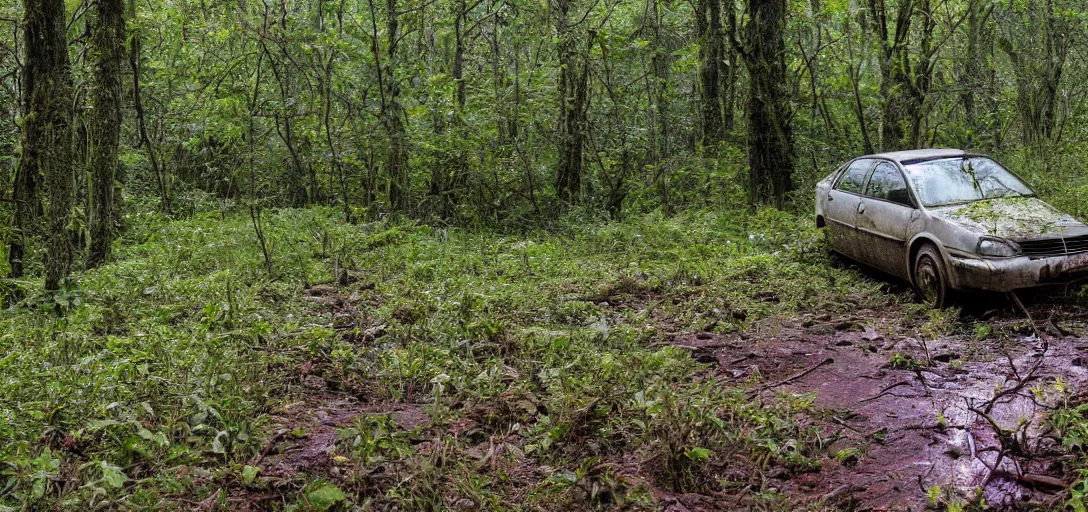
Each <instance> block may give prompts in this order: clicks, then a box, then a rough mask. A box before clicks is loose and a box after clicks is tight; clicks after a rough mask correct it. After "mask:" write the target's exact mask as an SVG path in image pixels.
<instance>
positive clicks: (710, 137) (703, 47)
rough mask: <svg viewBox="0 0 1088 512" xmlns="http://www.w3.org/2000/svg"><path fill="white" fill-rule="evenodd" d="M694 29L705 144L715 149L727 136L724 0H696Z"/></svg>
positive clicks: (705, 146)
mask: <svg viewBox="0 0 1088 512" xmlns="http://www.w3.org/2000/svg"><path fill="white" fill-rule="evenodd" d="M695 7H696V13H695V30H696V33H697V34H698V36H699V59H700V65H699V85H700V87H699V93H700V97H701V100H702V101H701V103H702V118H703V123H702V124H703V146H704V148H715V147H716V146H717V145H718V143H719V142H721V141H722V140H723V139H724V138H725V125H724V123H723V119H722V99H723V96H722V83H721V75H722V67H723V65H724V61H725V49H724V48H723V45H724V43H725V40H724V39H723V37H722V5H721V0H697V2H696V4H695Z"/></svg>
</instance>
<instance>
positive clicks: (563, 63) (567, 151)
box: [553, 0, 596, 201]
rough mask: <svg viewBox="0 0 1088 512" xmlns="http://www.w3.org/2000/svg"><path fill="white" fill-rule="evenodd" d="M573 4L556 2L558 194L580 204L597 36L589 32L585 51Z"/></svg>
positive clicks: (559, 0) (561, 1)
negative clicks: (574, 20)
mask: <svg viewBox="0 0 1088 512" xmlns="http://www.w3.org/2000/svg"><path fill="white" fill-rule="evenodd" d="M571 4H572V0H556V1H555V3H554V5H553V7H554V11H555V33H556V38H557V39H558V44H557V50H558V56H559V88H558V92H559V119H558V121H559V122H558V127H559V167H558V169H557V170H556V175H555V192H556V195H558V196H559V199H561V200H563V201H574V200H577V198H578V197H577V196H578V193H579V191H580V190H581V187H582V167H583V161H582V156H583V155H582V153H583V151H584V149H585V143H586V128H587V126H586V125H587V123H588V121H587V119H586V118H587V115H588V113H589V48H590V45H592V44H593V40H594V39H595V38H596V35H595V34H594V33H593V31H589V33H588V34H587V35H586V40H585V47H584V50H583V48H582V45H581V44H580V42H581V37H579V31H578V30H577V29H576V28H575V27H574V26H572V23H571V20H570V18H569V17H568V16H569V13H570V10H571Z"/></svg>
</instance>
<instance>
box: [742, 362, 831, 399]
mask: <svg viewBox="0 0 1088 512" xmlns="http://www.w3.org/2000/svg"><path fill="white" fill-rule="evenodd" d="M834 362H835V359H833V358H830V357H829V358H827V359H824V360H823V361H820V362H819V363H816V364H814V365H812V366H810V367H809V368H808V369H806V370H804V371H801V372H797V373H795V374H793V375H790V376H789V377H786V378H785V379H782V380H780V381H778V382H773V383H769V384H764V385H762V386H760V387H759V388H757V389H756V390H754V391H752V392H750V393H748V395H749V396H755V395H757V394H759V393H762V392H763V391H767V390H769V389H774V388H777V387H779V386H785V385H786V384H789V383H790V382H793V381H795V380H797V379H800V378H802V377H804V376H805V375H808V374H810V373H812V372H814V371H816V370H818V369H819V368H820V367H822V366H824V365H828V364H831V363H834Z"/></svg>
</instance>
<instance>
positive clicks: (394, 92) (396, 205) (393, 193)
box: [382, 0, 409, 211]
mask: <svg viewBox="0 0 1088 512" xmlns="http://www.w3.org/2000/svg"><path fill="white" fill-rule="evenodd" d="M385 5H386V13H385V15H386V25H385V28H386V33H387V35H388V36H389V42H388V51H389V58H388V59H387V60H386V75H387V76H386V86H387V88H388V90H387V91H386V94H385V99H386V102H387V103H386V108H384V109H383V111H384V112H383V113H382V121H383V122H384V124H385V130H386V134H387V135H388V136H389V152H388V153H387V154H386V159H385V169H386V171H387V172H388V173H389V208H390V209H392V210H393V211H401V210H403V209H404V208H405V206H407V204H408V192H409V190H408V189H409V176H408V140H407V139H408V135H407V134H406V133H405V128H404V120H403V115H404V108H403V107H402V106H401V104H400V100H399V96H400V84H398V83H397V80H396V77H395V75H394V73H395V70H396V62H397V41H398V38H399V37H400V32H399V31H398V29H397V25H398V22H399V19H398V16H399V14H398V13H397V0H386V2H385Z"/></svg>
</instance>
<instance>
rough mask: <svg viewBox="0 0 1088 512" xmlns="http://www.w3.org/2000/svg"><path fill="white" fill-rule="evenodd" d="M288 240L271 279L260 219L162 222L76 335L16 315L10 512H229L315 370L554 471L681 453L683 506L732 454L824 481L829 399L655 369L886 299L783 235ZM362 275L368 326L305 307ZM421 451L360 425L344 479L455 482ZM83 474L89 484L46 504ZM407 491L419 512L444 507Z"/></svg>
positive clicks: (813, 238) (303, 234) (139, 227)
mask: <svg viewBox="0 0 1088 512" xmlns="http://www.w3.org/2000/svg"><path fill="white" fill-rule="evenodd" d="M266 216H267V222H266V226H265V230H266V235H267V238H268V242H269V246H270V247H272V251H271V256H272V267H271V268H272V274H271V275H269V274H268V273H267V271H266V270H265V267H264V263H263V256H262V254H261V251H260V249H259V246H258V244H257V240H256V237H255V235H254V233H253V231H252V228H251V226H250V224H249V219H248V218H246V217H245V216H241V215H236V214H228V215H226V216H225V217H224V216H222V215H221V214H220V213H219V212H208V213H203V214H198V215H196V216H195V217H194V218H193V219H192V220H188V221H166V220H165V219H164V218H163V217H162V216H161V215H157V214H146V213H140V214H133V215H130V216H129V217H127V218H126V222H127V223H128V224H129V226H130V229H129V231H128V232H127V233H126V238H125V241H124V242H125V243H124V245H123V246H122V247H121V248H120V250H119V258H120V259H119V260H118V261H116V262H115V263H112V264H109V265H106V266H104V267H102V268H100V269H98V270H95V271H92V272H87V273H83V274H81V275H79V276H78V277H77V280H76V281H75V288H74V289H73V290H74V293H75V294H76V295H77V296H78V297H79V301H78V302H77V301H70V305H69V308H68V314H67V316H65V317H63V318H58V317H56V316H55V314H54V313H53V311H51V310H39V309H30V308H23V307H18V308H15V309H11V310H7V311H4V312H3V313H0V349H2V350H0V352H2V353H4V354H5V356H4V357H2V358H0V371H2V373H3V375H5V378H4V379H3V380H0V397H2V398H0V419H2V420H3V421H0V439H3V441H2V442H0V458H2V459H3V460H5V461H7V464H6V465H4V466H3V467H0V474H2V475H3V477H4V479H7V480H10V481H11V482H13V484H12V485H13V486H12V487H11V488H10V490H9V491H8V492H7V493H6V494H4V496H3V497H2V498H0V503H2V504H3V505H5V506H15V507H20V506H24V505H25V504H26V503H29V502H31V501H34V502H39V503H55V504H58V505H60V504H75V503H78V504H81V506H91V505H96V506H107V505H109V504H111V503H117V502H119V501H120V500H124V501H126V502H128V503H129V504H130V505H131V506H134V507H156V506H160V505H161V504H162V503H169V502H170V500H171V499H172V498H171V497H172V496H175V495H177V493H179V492H180V493H182V494H183V495H186V496H192V497H195V498H198V499H203V498H202V497H206V496H209V495H211V494H212V491H213V489H212V488H211V487H208V484H207V483H206V482H207V480H206V478H211V479H212V480H213V481H214V480H215V479H217V478H231V479H238V480H239V481H241V482H242V483H243V484H245V485H255V486H260V485H264V484H262V483H261V482H264V481H265V480H264V479H265V478H266V477H264V476H261V475H263V473H262V472H261V469H260V467H258V466H252V465H248V464H250V462H249V461H250V460H251V459H252V457H253V456H254V455H255V454H257V453H259V452H260V451H261V450H262V448H263V447H264V445H265V444H266V442H267V439H268V436H270V435H272V432H270V430H269V419H270V418H269V415H268V414H269V411H272V410H275V409H276V408H277V406H278V405H279V404H281V403H283V400H284V399H288V400H289V399H290V398H289V396H290V395H292V394H293V392H292V391H290V390H291V389H292V388H291V386H290V384H289V383H290V380H289V376H288V375H285V373H284V369H289V368H296V367H299V365H301V364H302V363H304V362H306V361H310V362H312V363H315V364H316V366H315V369H319V370H318V371H319V372H320V373H319V375H321V377H322V379H324V380H326V381H328V382H334V383H336V385H337V386H338V387H340V388H342V389H349V390H350V389H356V390H366V393H367V394H368V395H370V396H373V397H375V398H378V399H383V398H384V399H390V400H394V401H399V402H418V401H423V402H424V403H430V405H428V406H427V411H428V415H429V417H430V418H431V421H434V422H435V423H436V424H456V423H457V422H458V421H463V419H464V418H465V417H466V415H470V416H471V417H473V418H476V421H482V422H483V424H484V425H487V429H489V431H490V432H496V433H498V432H512V431H513V432H519V433H520V438H521V439H522V441H520V442H519V443H518V444H517V446H516V449H517V450H518V451H521V452H524V453H525V454H531V455H532V456H533V457H537V458H540V459H541V460H545V461H550V463H551V464H553V465H556V466H558V467H567V466H568V465H569V464H571V463H572V462H573V461H574V460H578V459H580V458H581V457H582V455H581V454H580V450H581V448H580V447H581V446H582V443H584V442H585V440H586V439H590V440H592V441H591V442H592V443H594V444H595V445H597V446H598V447H599V448H598V449H599V450H601V451H602V453H619V452H622V451H625V450H645V451H648V452H658V451H660V453H662V458H661V459H660V460H661V461H662V466H661V467H660V470H661V471H662V472H663V474H668V475H671V476H669V477H668V478H669V479H670V481H672V482H674V485H676V486H677V488H704V487H705V486H708V485H713V482H712V481H711V480H708V479H707V477H706V475H707V469H708V468H709V467H712V466H713V465H714V464H719V463H721V462H723V461H725V460H727V459H728V457H729V456H730V455H729V454H731V453H739V454H743V455H744V456H746V457H751V458H752V459H753V460H757V461H760V463H762V464H781V465H786V466H790V467H799V468H804V467H812V466H813V465H818V464H819V459H820V457H821V453H822V452H821V450H822V449H823V448H822V441H821V440H820V439H819V436H818V434H817V432H815V431H811V430H809V429H806V428H801V427H798V426H797V425H798V422H797V421H795V419H794V418H795V416H796V415H798V414H804V413H805V411H807V410H808V409H807V408H808V406H809V401H808V400H806V399H798V398H791V397H782V399H781V400H779V401H775V402H774V403H773V404H771V405H768V404H764V406H757V405H756V404H755V403H752V402H750V401H748V400H747V398H746V397H745V395H744V394H743V393H739V392H733V391H728V390H723V389H721V388H720V387H718V386H717V385H712V384H709V383H704V384H692V383H688V384H681V383H683V382H685V381H686V380H687V379H688V376H689V375H690V374H691V372H692V371H693V369H695V368H697V367H698V365H697V364H696V363H694V362H693V361H692V360H691V358H690V357H689V356H688V354H687V353H686V352H684V351H681V350H678V349H675V348H671V347H659V346H655V343H656V342H658V341H660V340H661V339H662V337H663V336H664V335H665V333H664V332H662V330H661V327H660V325H662V324H671V325H677V326H681V328H684V329H704V328H712V329H716V330H721V331H729V330H737V329H741V328H743V327H744V326H745V325H747V324H748V323H750V322H754V321H758V320H759V319H762V318H767V317H770V316H775V315H790V314H796V312H798V311H801V310H803V309H808V308H813V307H820V308H822V309H824V310H828V311H831V310H839V311H847V310H849V309H850V308H853V307H856V305H857V304H858V302H859V301H861V302H868V303H871V304H879V303H881V302H882V301H883V300H884V299H883V298H882V294H880V293H878V288H877V286H876V285H875V284H871V283H869V282H867V281H865V280H863V279H862V278H860V277H857V276H856V275H855V274H853V273H850V272H844V271H842V270H839V269H836V268H834V267H833V266H830V265H828V262H827V259H826V256H824V255H823V254H824V253H823V251H822V250H820V249H819V247H820V243H821V242H820V241H819V237H818V236H817V234H816V233H814V232H810V231H808V230H809V228H807V227H802V226H803V223H802V222H801V221H799V220H797V219H794V218H793V217H791V216H789V215H784V214H781V213H778V212H775V211H771V210H764V211H760V212H757V213H755V214H751V215H748V216H741V217H736V216H730V215H722V214H715V213H710V212H690V213H687V214H684V215H682V216H680V217H672V218H667V217H664V216H662V215H660V214H653V215H649V216H645V217H639V218H634V219H631V220H630V221H628V222H624V223H609V222H574V221H571V222H567V221H562V222H563V226H564V227H563V228H562V229H560V230H558V231H556V232H545V231H539V232H533V233H529V234H526V235H510V234H505V233H499V232H488V231H463V230H460V229H456V228H448V229H447V228H442V229H437V228H430V227H422V226H414V225H411V224H398V223H386V222H379V223H372V224H365V225H352V224H347V223H344V222H343V221H342V220H340V219H338V218H337V216H336V215H335V214H334V213H332V212H331V211H329V210H322V209H311V210H283V211H272V212H268V213H267V214H266ZM340 271H343V272H345V273H346V274H347V275H348V276H349V282H352V281H353V284H350V285H348V287H347V288H346V289H344V290H343V291H342V293H343V294H345V295H344V296H345V297H347V296H351V295H352V294H354V297H355V298H353V299H351V301H352V302H351V304H354V306H352V307H354V308H358V309H355V310H353V311H354V312H353V313H351V318H352V320H351V322H352V323H351V325H349V326H347V327H344V326H342V325H341V324H340V323H339V322H342V321H343V320H342V318H343V314H342V313H338V312H337V311H338V310H336V309H329V306H327V305H325V304H327V303H326V302H321V301H318V302H314V301H310V300H307V299H306V297H305V296H303V295H304V294H302V291H303V290H302V288H303V286H304V285H305V286H313V285H320V286H318V287H315V288H314V290H318V289H325V288H331V287H330V286H329V285H325V284H321V283H330V282H334V281H335V280H336V279H337V278H336V276H337V273H338V272H340ZM321 287H325V288H321ZM30 291H31V292H34V290H33V289H31V290H30ZM337 293H341V292H337ZM847 296H849V297H851V299H850V300H849V301H845V300H844V297H847ZM318 298H320V297H318ZM375 337H376V338H375ZM357 340H373V341H371V342H367V343H365V344H364V345H361V346H360V345H357V344H356V343H358V342H359V341H357ZM285 393H286V395H285ZM452 404H462V405H460V406H458V407H457V408H452V407H451V405H452ZM464 404H469V406H468V407H465V406H464ZM508 404H521V405H517V406H513V407H511V406H509V405H508ZM484 418H486V419H484ZM415 435H416V434H413V433H411V432H405V431H403V430H400V429H399V428H398V426H397V424H396V423H395V422H393V421H392V420H391V418H390V416H388V415H371V416H363V417H361V418H360V419H358V420H357V422H356V423H355V424H354V425H352V426H350V427H346V428H345V429H343V430H341V431H340V437H341V439H343V442H342V443H341V448H340V449H338V455H337V456H342V457H347V458H348V459H350V460H353V461H357V463H358V464H360V465H362V466H361V467H369V466H372V465H390V464H392V465H393V466H392V467H395V468H401V469H399V470H397V471H414V472H418V471H422V472H424V473H425V474H432V473H433V474H435V475H437V474H439V472H438V470H437V469H435V468H434V466H433V465H431V464H432V463H431V462H427V461H428V460H429V459H428V458H427V457H426V456H424V455H423V454H420V453H418V452H417V450H416V449H415V448H414V447H413V440H414V439H415V437H414V436H415ZM453 446H454V447H455V448H454V449H455V450H456V453H462V452H461V451H462V450H467V449H468V448H469V447H465V446H460V445H458V444H456V443H454V444H453ZM462 456H464V457H468V456H467V455H458V456H457V457H462ZM65 468H68V469H65ZM198 468H200V469H199V470H198ZM232 468H233V469H232ZM413 468H414V469H413ZM428 468H430V469H428ZM61 471H69V472H70V473H66V474H70V475H71V478H74V479H76V480H75V481H78V482H82V484H81V485H77V486H72V487H65V488H57V487H55V486H51V485H48V482H50V481H51V479H53V478H56V477H57V476H58V475H59V474H60V472H61ZM572 471H574V470H573V469H572ZM194 472H199V474H202V475H205V477H200V478H197V477H195V476H194V475H195V474H196V473H194ZM205 472H208V473H205ZM583 472H584V474H585V475H590V476H586V477H581V476H580V477H578V478H577V479H576V481H579V482H581V481H582V480H581V479H582V478H590V479H591V480H592V481H594V482H597V483H598V484H601V483H602V482H606V481H607V482H611V483H609V484H608V485H610V486H613V487H611V488H614V489H616V492H617V493H619V492H620V491H619V489H620V488H622V489H623V491H622V492H623V495H624V496H629V498H622V499H633V500H638V499H641V498H637V496H639V493H638V492H636V491H635V488H634V487H631V486H629V485H627V484H622V483H621V481H620V480H616V479H615V477H612V476H606V473H599V472H598V469H595V467H586V468H583ZM576 474H577V472H576ZM239 475H240V476H239ZM434 478H437V476H435V477H434ZM428 482H430V484H428V485H431V484H433V485H437V486H440V487H441V486H442V485H445V484H442V483H441V481H439V480H433V481H431V480H428ZM307 485H309V487H307V488H306V489H308V490H305V491H300V492H301V494H299V497H298V500H297V501H298V503H299V504H301V505H305V506H306V507H312V508H316V509H322V507H325V508H331V507H333V506H335V505H337V504H338V503H339V502H340V501H343V499H344V498H338V496H340V495H338V494H336V493H335V492H333V490H332V489H333V488H328V487H324V486H322V485H321V484H320V483H318V482H310V483H309V484H307ZM381 485H392V482H389V483H385V484H381ZM587 485H589V484H587ZM335 488H338V489H340V490H342V491H343V492H344V493H345V495H347V496H350V495H351V492H352V491H351V489H352V487H351V486H350V485H348V486H345V485H344V484H337V487H335ZM436 489H437V488H436ZM563 489H566V490H563ZM401 491H402V492H407V494H401V495H400V496H401V497H400V498H396V499H397V500H407V501H403V503H417V500H423V499H424V498H425V496H430V495H431V494H429V493H432V492H439V491H437V490H431V491H427V490H424V489H422V488H418V489H415V490H411V489H402V490H401ZM474 492H477V493H478V496H479V497H480V499H490V498H486V496H493V495H494V494H495V493H496V492H498V490H497V489H495V488H488V487H485V488H480V489H478V491H474ZM539 492H540V494H539V495H538V498H537V499H540V500H552V499H560V498H559V497H558V496H564V498H562V499H575V494H578V493H580V492H581V491H578V493H575V494H571V493H572V492H574V491H572V490H571V489H570V488H567V487H562V488H558V487H556V488H552V490H551V491H546V490H545V489H544V488H541V489H540V490H539ZM555 493H558V494H555ZM602 499H603V498H602ZM608 499H609V500H615V499H621V498H619V497H618V496H612V497H611V498H608ZM419 503H422V502H418V503H417V504H419Z"/></svg>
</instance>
